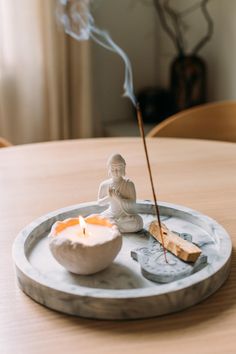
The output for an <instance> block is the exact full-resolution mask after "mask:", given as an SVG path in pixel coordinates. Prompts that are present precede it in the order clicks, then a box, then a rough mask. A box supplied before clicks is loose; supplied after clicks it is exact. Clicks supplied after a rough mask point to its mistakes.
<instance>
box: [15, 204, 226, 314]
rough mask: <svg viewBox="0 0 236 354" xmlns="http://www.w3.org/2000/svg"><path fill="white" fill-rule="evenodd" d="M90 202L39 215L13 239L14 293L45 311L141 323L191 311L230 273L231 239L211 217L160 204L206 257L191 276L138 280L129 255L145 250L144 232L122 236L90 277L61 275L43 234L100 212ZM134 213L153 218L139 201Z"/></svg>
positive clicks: (139, 276) (177, 228)
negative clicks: (104, 266)
mask: <svg viewBox="0 0 236 354" xmlns="http://www.w3.org/2000/svg"><path fill="white" fill-rule="evenodd" d="M102 210H103V208H101V207H99V206H97V205H96V203H95V202H92V203H86V204H79V205H75V206H71V207H67V208H64V209H60V210H57V211H55V212H52V213H49V214H47V215H45V216H42V217H41V218H39V219H38V220H36V221H34V222H33V223H31V224H30V225H28V226H27V227H26V228H25V229H24V230H23V231H22V232H21V233H20V234H19V235H18V237H17V238H16V240H15V243H14V245H13V258H14V262H15V266H16V275H17V279H18V284H19V286H20V288H21V289H22V290H23V291H24V292H25V293H26V294H27V295H29V296H30V297H31V298H32V299H34V300H35V301H37V302H39V303H41V304H43V305H44V306H46V307H49V308H52V309H55V310H58V311H61V312H64V313H68V314H72V315H78V316H83V317H89V318H100V319H104V318H106V319H131V318H145V317H152V316H157V315H162V314H165V313H171V312H175V311H179V310H182V309H184V308H186V307H189V306H192V305H194V304H196V303H197V302H199V301H201V300H202V299H204V298H206V297H207V296H209V295H211V294H212V293H213V292H214V291H216V290H217V289H218V288H219V287H220V286H221V285H222V284H223V282H224V281H225V280H226V278H227V276H228V273H229V270H230V257H231V250H232V245H231V240H230V238H229V236H228V234H227V232H226V231H225V230H224V229H223V228H222V227H221V226H220V225H219V224H218V223H217V222H216V221H214V220H212V219H211V218H209V217H207V216H205V215H203V214H201V213H198V212H196V211H193V210H190V209H188V208H186V207H182V206H178V205H173V204H168V203H160V213H161V218H162V221H165V223H166V225H167V227H169V228H170V229H171V230H175V231H176V232H179V233H190V234H191V235H192V237H193V242H194V243H196V244H198V245H199V246H200V247H201V248H202V249H203V250H204V254H206V255H207V257H208V263H207V265H205V266H204V267H203V268H202V269H200V270H198V271H196V272H195V273H193V274H191V275H189V276H187V277H185V278H182V279H179V280H176V281H173V282H171V283H168V284H159V283H155V282H153V281H151V280H148V279H146V278H145V277H143V275H142V273H141V271H140V265H139V264H138V263H137V262H136V261H135V260H133V259H132V258H131V257H130V253H131V251H132V250H134V249H137V248H143V247H146V246H147V245H148V242H149V241H148V240H149V237H147V235H146V234H145V232H144V233H143V232H139V233H137V234H129V235H123V246H122V249H121V251H120V253H119V254H118V256H117V257H116V259H115V261H114V262H113V263H112V265H111V266H110V267H108V268H107V269H105V270H104V271H102V272H100V273H97V274H94V275H91V276H76V275H73V274H71V273H69V272H67V271H66V270H65V269H64V268H63V267H61V266H60V265H59V264H58V263H57V262H56V261H55V260H54V258H53V257H52V255H51V254H50V251H49V248H48V242H47V241H48V240H47V235H48V233H49V230H50V228H51V226H52V224H53V223H54V222H55V221H57V220H63V219H65V218H68V217H74V216H77V215H78V214H81V215H83V216H87V215H89V214H92V213H97V212H101V211H102ZM138 211H139V213H140V214H141V215H142V217H143V219H144V226H145V227H147V225H148V223H150V222H151V221H152V220H153V218H154V216H153V215H154V213H155V210H154V207H153V205H152V204H151V203H150V202H147V201H145V202H139V203H138Z"/></svg>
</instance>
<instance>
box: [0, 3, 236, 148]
mask: <svg viewBox="0 0 236 354" xmlns="http://www.w3.org/2000/svg"><path fill="white" fill-rule="evenodd" d="M196 2H197V1H194V0H174V1H171V2H170V3H173V4H174V6H175V9H176V10H181V9H183V8H184V7H186V6H191V4H194V3H196ZM56 4H57V1H56V0H50V1H48V0H21V1H20V2H19V1H18V0H8V1H7V2H6V1H5V0H0V135H3V136H5V137H6V138H8V139H10V140H11V141H12V142H13V143H16V144H21V143H29V142H35V141H45V140H55V139H67V138H86V137H91V136H104V135H105V136H114V135H116V136H119V135H136V134H137V125H136V121H135V115H134V111H133V107H132V104H131V103H130V101H129V100H128V99H127V98H123V97H122V93H123V82H124V64H123V62H122V60H121V59H120V58H119V57H118V56H117V55H115V54H113V53H111V52H109V51H107V50H105V49H104V48H102V47H99V46H98V45H97V44H96V43H92V42H91V41H90V42H89V43H86V44H84V43H83V44H81V43H78V42H76V41H75V40H73V39H71V38H69V37H68V36H66V35H65V34H64V33H63V31H62V29H61V28H59V26H58V24H57V23H56V16H55V9H56ZM208 9H209V12H210V14H211V17H212V19H213V22H214V33H213V36H212V38H211V39H210V41H209V42H208V43H207V44H206V45H205V46H204V48H203V50H202V51H200V53H199V55H200V56H201V57H202V58H203V59H204V60H205V63H206V65H207V101H216V100H225V99H235V98H236V70H235V62H236V22H235V19H234V17H235V12H236V1H235V0H224V1H222V0H210V1H209V5H208ZM92 11H93V16H94V18H95V21H96V25H97V26H98V27H99V28H102V29H106V30H107V31H108V32H109V33H110V35H111V36H112V38H113V39H114V41H115V42H116V43H117V44H118V45H119V46H120V47H121V48H123V49H124V51H125V52H126V53H127V55H128V57H129V58H130V61H131V63H132V67H133V75H134V87H135V91H136V92H137V93H138V92H139V91H140V90H143V89H145V88H148V87H161V88H165V89H167V88H168V87H169V73H170V63H171V62H172V60H173V58H174V57H175V56H176V51H175V48H174V46H173V43H172V42H171V41H170V39H169V38H168V36H167V35H166V33H165V32H164V31H163V28H162V26H161V25H160V20H159V17H158V15H157V12H156V10H155V8H154V5H153V2H152V0H119V1H117V0H94V1H93V6H92ZM188 22H189V27H188V29H187V31H186V38H187V42H188V45H189V47H191V45H193V44H194V43H195V42H196V41H197V40H198V38H199V37H200V36H202V34H203V33H204V31H205V29H206V22H205V20H204V18H203V16H202V14H201V12H200V10H198V11H194V12H193V13H192V14H191V15H190V16H189V18H188ZM149 128H150V126H147V129H149Z"/></svg>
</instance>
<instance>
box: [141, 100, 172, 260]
mask: <svg viewBox="0 0 236 354" xmlns="http://www.w3.org/2000/svg"><path fill="white" fill-rule="evenodd" d="M136 109H137V118H138V126H139V131H140V135H141V137H142V141H143V146H144V151H145V157H146V161H147V167H148V173H149V178H150V182H151V187H152V194H153V199H154V204H155V210H156V216H157V221H158V225H159V229H160V235H161V241H162V246H163V251H164V257H165V261H166V263H168V261H167V257H166V248H165V244H164V236H163V232H162V227H161V217H160V211H159V207H158V204H157V198H156V193H155V188H154V183H153V178H152V170H151V165H150V160H149V156H148V150H147V144H146V139H145V134H144V128H143V117H142V113H141V110H140V107H139V104H138V103H137V105H136Z"/></svg>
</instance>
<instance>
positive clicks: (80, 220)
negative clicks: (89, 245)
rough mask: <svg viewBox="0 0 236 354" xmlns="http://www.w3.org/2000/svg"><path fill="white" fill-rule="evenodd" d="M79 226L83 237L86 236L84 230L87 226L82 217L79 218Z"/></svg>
mask: <svg viewBox="0 0 236 354" xmlns="http://www.w3.org/2000/svg"><path fill="white" fill-rule="evenodd" d="M79 224H80V227H81V229H82V231H83V235H84V236H86V229H87V224H86V222H85V220H84V218H83V216H81V215H80V216H79Z"/></svg>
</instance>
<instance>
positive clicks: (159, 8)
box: [153, 0, 182, 54]
mask: <svg viewBox="0 0 236 354" xmlns="http://www.w3.org/2000/svg"><path fill="white" fill-rule="evenodd" d="M153 2H154V6H155V8H156V10H157V13H158V15H159V18H160V21H161V25H162V27H163V29H164V31H165V32H166V33H167V34H168V36H169V37H170V38H171V40H172V41H173V43H174V46H175V47H176V49H177V51H178V53H180V54H182V48H181V46H180V44H179V41H178V37H177V36H176V35H175V33H174V32H173V31H172V29H171V28H170V27H169V25H168V23H167V20H166V16H165V12H164V9H163V8H162V5H161V4H160V1H159V0H153Z"/></svg>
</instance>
